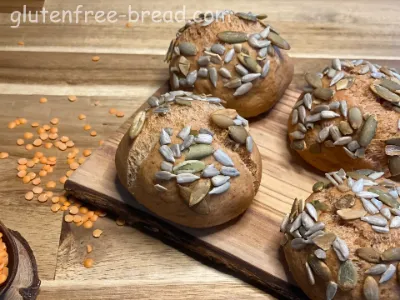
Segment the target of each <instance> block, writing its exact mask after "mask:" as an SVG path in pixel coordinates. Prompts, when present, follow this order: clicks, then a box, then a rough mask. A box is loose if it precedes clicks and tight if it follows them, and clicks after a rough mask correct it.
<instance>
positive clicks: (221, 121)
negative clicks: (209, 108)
mask: <svg viewBox="0 0 400 300" xmlns="http://www.w3.org/2000/svg"><path fill="white" fill-rule="evenodd" d="M211 120H212V121H213V122H214V123H215V124H216V125H217V126H218V127H220V128H224V129H226V128H229V127H230V126H233V124H234V122H233V120H232V118H230V117H228V116H225V115H222V114H215V113H213V114H212V115H211Z"/></svg>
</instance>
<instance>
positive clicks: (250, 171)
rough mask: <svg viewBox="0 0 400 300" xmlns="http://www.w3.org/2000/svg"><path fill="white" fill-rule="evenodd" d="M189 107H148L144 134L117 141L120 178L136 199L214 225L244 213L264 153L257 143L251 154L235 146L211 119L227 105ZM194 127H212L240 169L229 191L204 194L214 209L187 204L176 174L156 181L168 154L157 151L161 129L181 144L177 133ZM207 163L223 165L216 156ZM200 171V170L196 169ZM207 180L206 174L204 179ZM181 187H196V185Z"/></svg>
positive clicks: (176, 218) (193, 222)
mask: <svg viewBox="0 0 400 300" xmlns="http://www.w3.org/2000/svg"><path fill="white" fill-rule="evenodd" d="M191 103H192V105H191V106H189V107H188V106H180V105H176V104H173V105H170V112H169V113H167V114H166V115H159V114H157V113H154V109H149V110H148V111H147V113H146V121H145V124H144V126H143V129H142V131H141V132H140V134H139V135H138V136H137V137H136V138H135V139H134V140H132V139H131V138H130V137H129V133H126V134H125V136H124V137H123V139H122V141H121V143H120V144H119V146H118V149H117V153H116V166H117V172H118V176H119V179H120V181H121V182H122V184H123V185H124V186H125V187H126V188H127V189H128V190H129V191H130V192H131V193H132V194H133V195H134V197H135V199H136V200H137V201H138V202H139V203H140V204H142V205H143V206H145V207H146V208H147V209H149V210H150V211H152V212H153V213H155V214H156V215H158V216H160V217H162V218H165V219H167V220H169V221H172V222H175V223H177V224H181V225H184V226H188V227H195V228H204V227H212V226H216V225H219V224H222V223H225V222H228V221H229V220H231V219H233V218H235V217H237V216H238V215H240V214H242V213H243V212H244V211H245V210H246V209H247V208H248V206H249V205H250V204H251V202H252V200H253V198H254V196H255V194H256V192H257V190H258V187H259V184H260V181H261V157H260V153H259V151H258V148H257V146H256V145H255V144H254V147H253V151H252V153H249V152H248V151H247V150H246V147H245V146H244V145H238V146H237V145H236V143H235V142H233V141H232V140H231V139H230V138H229V136H228V130H227V129H222V128H219V127H218V126H216V125H215V124H214V123H212V121H211V120H210V115H211V114H212V113H213V112H215V111H217V110H221V109H223V107H222V106H220V105H216V104H211V103H208V102H205V101H191ZM188 125H190V126H191V129H192V130H199V129H200V128H208V129H210V130H211V131H213V132H214V133H215V134H214V136H213V142H212V144H211V145H212V146H213V147H214V149H215V150H216V149H221V150H223V151H224V152H225V153H227V154H228V155H229V156H230V158H231V159H232V161H233V162H234V166H235V168H236V169H237V170H238V171H239V172H240V175H239V176H237V177H232V178H231V179H230V182H231V186H230V188H229V190H228V191H226V192H225V193H222V194H219V195H209V196H206V199H205V200H203V201H207V203H208V206H209V209H210V212H209V214H207V215H204V214H200V213H198V212H196V211H195V210H194V209H192V208H189V206H188V204H187V203H186V202H185V201H184V199H183V198H182V196H181V194H180V191H179V187H178V184H177V183H176V179H172V180H170V181H158V180H157V179H156V178H155V174H156V172H158V171H160V166H161V163H162V161H163V160H164V158H163V157H162V155H161V154H160V152H159V148H160V142H159V139H160V132H161V130H162V129H163V128H167V127H169V128H172V129H173V135H172V136H171V139H172V143H176V144H178V143H179V144H180V143H182V140H181V139H180V138H179V137H177V134H178V133H179V132H180V130H181V129H182V128H183V127H185V126H188ZM184 160H185V155H182V157H181V158H176V161H175V163H174V165H177V164H178V163H180V162H182V161H184ZM201 161H203V162H204V163H205V164H206V165H208V164H211V163H213V164H214V165H215V166H216V168H217V169H220V168H221V164H220V163H218V162H217V161H216V160H215V159H214V157H213V156H212V155H211V156H208V157H206V158H204V159H201ZM196 175H199V176H200V173H196ZM201 180H204V179H201ZM196 183H197V181H196V182H194V183H192V184H184V185H183V186H187V187H191V188H193V187H194V186H195V184H196ZM155 184H161V185H162V186H164V187H165V188H167V189H168V190H167V191H166V192H159V191H157V190H156V189H155V187H154V185H155Z"/></svg>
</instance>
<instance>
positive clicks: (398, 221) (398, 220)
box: [389, 216, 400, 228]
mask: <svg viewBox="0 0 400 300" xmlns="http://www.w3.org/2000/svg"><path fill="white" fill-rule="evenodd" d="M389 228H400V217H399V216H395V217H394V218H393V219H392V220H391V221H390V225H389Z"/></svg>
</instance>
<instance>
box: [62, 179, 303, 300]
mask: <svg viewBox="0 0 400 300" xmlns="http://www.w3.org/2000/svg"><path fill="white" fill-rule="evenodd" d="M65 189H66V191H67V192H68V193H70V194H71V195H73V196H74V197H76V198H78V199H80V200H82V201H86V200H87V199H91V201H90V203H93V202H94V203H96V205H97V206H98V208H99V209H102V210H105V211H109V207H110V206H109V205H107V204H106V202H107V200H110V201H111V200H112V199H111V198H109V199H107V198H108V197H107V196H104V195H103V196H102V198H99V196H98V195H97V193H96V191H93V190H92V189H90V188H87V187H85V186H82V185H80V184H78V183H76V182H73V181H70V180H69V181H67V182H66V183H65ZM114 209H115V211H113V212H112V213H117V214H118V216H120V217H122V218H123V219H125V220H126V222H127V224H129V225H131V226H133V227H135V228H138V229H140V230H141V231H144V232H146V233H148V234H150V235H152V236H154V237H156V238H158V239H160V240H162V241H167V242H170V243H172V245H173V246H174V247H175V248H177V249H178V250H180V249H179V248H182V247H183V248H184V249H186V250H189V251H191V252H194V253H195V254H198V255H200V256H202V257H205V258H207V259H208V260H210V261H212V262H214V263H217V264H220V265H224V266H225V267H226V268H227V269H228V270H232V271H233V272H235V273H238V274H240V275H242V276H244V278H246V279H249V283H252V284H256V285H261V286H263V287H266V288H267V290H268V292H273V293H276V294H278V295H279V297H284V298H285V299H296V300H297V299H307V297H306V296H305V295H304V294H303V292H302V291H301V290H300V289H299V288H298V287H297V286H295V285H292V284H290V283H288V282H285V281H283V280H281V279H279V278H276V277H274V276H272V275H271V274H268V273H266V272H264V271H262V270H261V269H259V268H257V267H256V266H254V265H251V264H249V263H248V262H246V261H243V260H242V259H239V258H237V257H236V256H233V255H231V254H229V253H226V252H225V251H222V250H221V249H218V248H216V247H214V246H213V245H210V244H208V243H206V242H204V241H202V240H200V239H197V238H196V237H194V236H191V235H190V234H188V233H186V232H184V231H182V230H180V229H179V228H176V227H174V226H173V225H171V224H168V223H167V222H165V221H162V220H160V219H158V218H156V217H154V216H152V215H150V214H148V213H146V212H143V211H140V210H137V209H134V208H131V207H130V206H128V205H126V204H122V203H121V205H120V206H118V207H114Z"/></svg>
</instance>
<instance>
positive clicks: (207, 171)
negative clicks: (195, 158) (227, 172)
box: [201, 164, 219, 178]
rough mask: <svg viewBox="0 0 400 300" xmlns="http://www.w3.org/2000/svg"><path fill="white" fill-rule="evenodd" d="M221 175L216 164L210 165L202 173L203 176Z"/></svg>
mask: <svg viewBox="0 0 400 300" xmlns="http://www.w3.org/2000/svg"><path fill="white" fill-rule="evenodd" d="M217 175H219V170H218V169H217V168H215V166H214V164H211V165H208V166H207V167H206V168H205V169H204V170H203V173H201V176H202V177H205V178H209V177H214V176H217Z"/></svg>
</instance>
